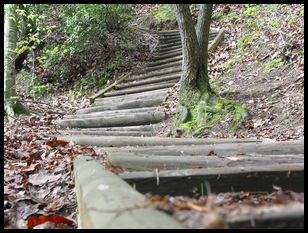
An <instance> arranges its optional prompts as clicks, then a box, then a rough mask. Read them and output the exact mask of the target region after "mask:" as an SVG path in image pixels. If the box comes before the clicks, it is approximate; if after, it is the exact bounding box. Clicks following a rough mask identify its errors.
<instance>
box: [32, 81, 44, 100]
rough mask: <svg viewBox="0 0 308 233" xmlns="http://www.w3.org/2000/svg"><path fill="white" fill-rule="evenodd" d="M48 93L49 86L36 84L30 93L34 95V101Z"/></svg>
mask: <svg viewBox="0 0 308 233" xmlns="http://www.w3.org/2000/svg"><path fill="white" fill-rule="evenodd" d="M46 92H47V86H46V85H40V84H36V85H35V86H33V89H32V90H31V91H30V94H31V95H32V97H33V99H37V98H39V97H41V96H43V95H44V94H46Z"/></svg>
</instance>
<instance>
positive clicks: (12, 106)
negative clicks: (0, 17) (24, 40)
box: [4, 4, 25, 120]
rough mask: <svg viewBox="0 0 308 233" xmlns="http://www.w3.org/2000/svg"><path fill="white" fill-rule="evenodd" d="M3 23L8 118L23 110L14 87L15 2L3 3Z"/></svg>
mask: <svg viewBox="0 0 308 233" xmlns="http://www.w3.org/2000/svg"><path fill="white" fill-rule="evenodd" d="M5 11H6V12H5V23H4V110H5V112H6V114H7V116H8V119H9V120H12V119H14V117H15V115H16V114H17V113H19V112H24V111H25V109H24V108H23V106H22V105H21V104H20V103H19V102H17V100H16V89H15V57H16V51H15V50H16V43H17V14H16V5H15V4H5Z"/></svg>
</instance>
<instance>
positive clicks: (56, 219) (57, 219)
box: [28, 215, 74, 229]
mask: <svg viewBox="0 0 308 233" xmlns="http://www.w3.org/2000/svg"><path fill="white" fill-rule="evenodd" d="M45 222H53V223H68V224H73V223H74V222H73V221H72V220H69V219H67V218H64V217H61V216H51V217H49V216H44V215H40V216H38V217H36V216H35V215H31V216H29V217H28V229H33V228H34V227H35V226H37V225H40V224H43V223H45Z"/></svg>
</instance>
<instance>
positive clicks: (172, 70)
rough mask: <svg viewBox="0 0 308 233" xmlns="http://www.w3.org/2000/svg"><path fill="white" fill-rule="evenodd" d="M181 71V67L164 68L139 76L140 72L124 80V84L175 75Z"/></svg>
mask: <svg viewBox="0 0 308 233" xmlns="http://www.w3.org/2000/svg"><path fill="white" fill-rule="evenodd" d="M181 71H182V67H178V66H177V67H171V68H170V67H169V68H165V69H162V70H156V71H152V72H148V73H144V74H141V73H142V71H141V72H140V73H139V74H136V75H133V76H131V77H129V78H128V79H126V80H125V82H130V81H136V80H141V79H146V78H152V77H158V76H165V75H170V74H176V73H179V72H181Z"/></svg>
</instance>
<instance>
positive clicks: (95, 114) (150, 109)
mask: <svg viewBox="0 0 308 233" xmlns="http://www.w3.org/2000/svg"><path fill="white" fill-rule="evenodd" d="M155 110H157V107H146V108H130V109H119V110H108V111H100V112H92V113H85V114H76V115H71V116H66V117H65V118H64V119H75V118H95V117H102V116H120V115H127V114H131V113H141V112H153V111H155Z"/></svg>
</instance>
